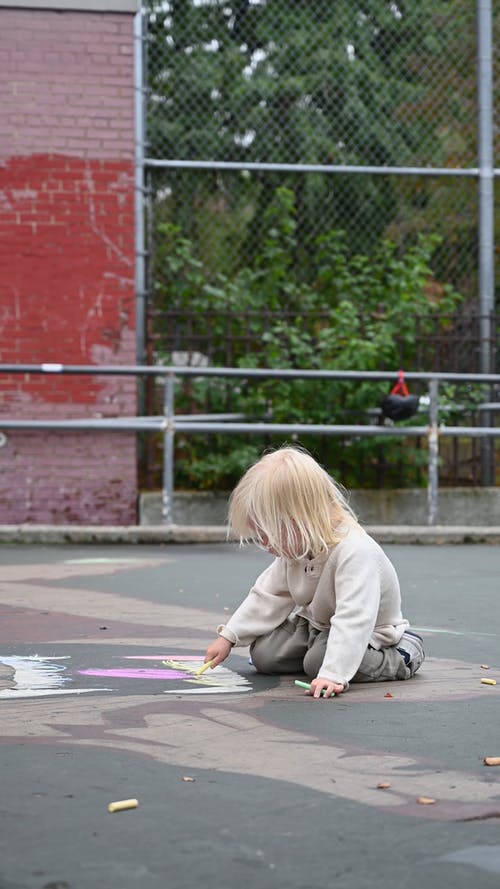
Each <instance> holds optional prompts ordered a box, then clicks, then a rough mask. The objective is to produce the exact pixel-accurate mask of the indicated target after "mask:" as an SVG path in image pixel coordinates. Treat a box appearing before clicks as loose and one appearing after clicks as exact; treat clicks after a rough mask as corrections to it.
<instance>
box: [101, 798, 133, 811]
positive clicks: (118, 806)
mask: <svg viewBox="0 0 500 889" xmlns="http://www.w3.org/2000/svg"><path fill="white" fill-rule="evenodd" d="M138 805H139V800H136V799H119V800H116V802H114V803H110V804H109V806H108V812H124V811H125V809H137V806H138Z"/></svg>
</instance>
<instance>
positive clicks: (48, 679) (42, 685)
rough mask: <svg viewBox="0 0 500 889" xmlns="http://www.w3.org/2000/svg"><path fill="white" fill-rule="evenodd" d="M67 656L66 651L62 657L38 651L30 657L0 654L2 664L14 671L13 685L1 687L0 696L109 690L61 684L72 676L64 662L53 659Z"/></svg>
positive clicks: (64, 658) (23, 696) (19, 696)
mask: <svg viewBox="0 0 500 889" xmlns="http://www.w3.org/2000/svg"><path fill="white" fill-rule="evenodd" d="M69 659H70V658H69V656H67V655H65V656H63V657H39V655H37V654H35V655H31V656H30V657H16V656H13V657H4V656H3V655H0V664H5V666H6V667H10V668H11V669H12V670H13V671H14V672H13V676H12V679H11V681H12V682H13V683H14V686H13V687H12V688H2V689H0V698H36V697H42V696H45V695H50V696H52V695H70V694H86V693H88V692H95V691H111V689H106V688H75V687H71V688H69V687H62V686H64V685H65V683H68V682H71V676H69V675H67V673H66V664H59V663H53V662H54V661H60V660H69Z"/></svg>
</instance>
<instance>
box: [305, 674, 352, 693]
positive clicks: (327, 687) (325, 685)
mask: <svg viewBox="0 0 500 889" xmlns="http://www.w3.org/2000/svg"><path fill="white" fill-rule="evenodd" d="M343 691H344V686H343V685H340V684H339V683H338V682H332V681H331V680H330V679H322V678H321V676H317V677H316V679H313V680H312V682H311V688H310V689H309V691H308V694H309V695H312V696H313V697H314V698H319V697H323V698H330V697H331V696H332V695H341V694H342V692H343ZM321 692H323V694H321Z"/></svg>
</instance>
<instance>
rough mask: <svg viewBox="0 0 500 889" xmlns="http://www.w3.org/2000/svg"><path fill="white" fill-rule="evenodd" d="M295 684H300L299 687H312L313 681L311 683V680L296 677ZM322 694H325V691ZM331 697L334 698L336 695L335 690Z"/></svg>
mask: <svg viewBox="0 0 500 889" xmlns="http://www.w3.org/2000/svg"><path fill="white" fill-rule="evenodd" d="M295 685H298V686H299V688H311V683H310V682H301V681H300V679H296V680H295ZM321 694H322V695H323V694H324V692H321ZM331 697H332V698H334V697H335V692H333V694H332V695H331Z"/></svg>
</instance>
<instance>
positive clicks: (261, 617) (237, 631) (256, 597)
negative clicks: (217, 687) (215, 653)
mask: <svg viewBox="0 0 500 889" xmlns="http://www.w3.org/2000/svg"><path fill="white" fill-rule="evenodd" d="M294 606H295V602H294V600H293V598H292V596H291V594H290V591H289V590H288V584H287V580H286V564H285V562H284V560H283V559H275V560H274V562H272V563H271V564H270V565H269V567H268V568H266V569H265V571H263V572H262V574H261V575H260V576H259V577H258V578H257V580H256V581H255V583H254V585H253V586H252V588H251V590H250V592H249V593H248V596H247V597H246V599H244V600H243V602H242V603H241V605H240V606H239V608H237V610H236V611H235V612H234V614H233V616H232V617H231V618H230V619H229V620H228V622H227V624H221V625H220V626H218V627H217V632H218V633H219V635H220V636H223V637H224V638H225V639H228V641H229V642H232V643H233V644H234V645H250V644H251V643H252V642H253V641H254V640H255V639H256V638H257V636H263V635H264V634H265V633H270V632H271V630H274V629H276V627H279V625H280V624H281V623H283V621H284V620H285V618H286V617H288V615H289V614H290V612H291V611H293V608H294Z"/></svg>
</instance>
